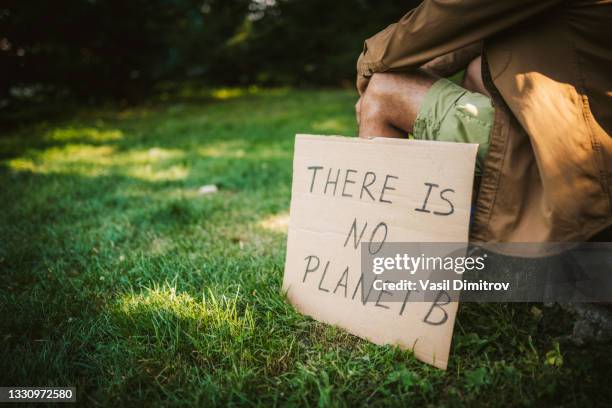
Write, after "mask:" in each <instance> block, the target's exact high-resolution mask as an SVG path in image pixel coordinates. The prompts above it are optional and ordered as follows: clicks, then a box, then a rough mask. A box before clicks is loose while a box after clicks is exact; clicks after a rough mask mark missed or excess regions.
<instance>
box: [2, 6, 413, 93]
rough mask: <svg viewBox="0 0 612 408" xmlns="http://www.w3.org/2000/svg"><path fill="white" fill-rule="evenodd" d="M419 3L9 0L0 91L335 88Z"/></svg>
mask: <svg viewBox="0 0 612 408" xmlns="http://www.w3.org/2000/svg"><path fill="white" fill-rule="evenodd" d="M417 3H418V1H416V0H409V1H400V0H386V1H384V2H380V1H376V0H333V1H329V0H55V1H48V0H29V1H23V0H4V1H3V2H2V4H0V66H1V67H2V69H1V71H2V75H0V96H1V97H9V96H13V97H15V96H20V95H21V94H24V93H25V94H26V95H27V94H28V93H36V92H38V93H45V92H47V93H53V94H69V95H73V96H76V97H80V98H89V99H91V98H94V97H108V96H112V97H126V96H127V97H130V96H139V95H145V94H146V93H147V92H148V90H150V89H151V87H152V85H154V84H155V83H157V82H159V81H163V80H184V79H190V80H199V81H203V82H205V83H209V84H214V85H244V84H262V85H315V86H319V85H339V84H341V83H343V82H346V81H352V80H353V78H354V73H355V61H356V58H357V56H358V53H359V52H360V50H361V47H362V44H363V40H364V39H365V38H367V37H368V36H370V35H372V34H373V33H375V32H377V31H379V30H381V29H382V28H384V27H385V26H386V25H387V24H390V23H391V22H393V21H395V20H397V19H399V18H400V17H401V16H402V15H403V14H404V13H405V12H406V11H408V10H409V9H410V8H412V7H414V6H415V5H416V4H417Z"/></svg>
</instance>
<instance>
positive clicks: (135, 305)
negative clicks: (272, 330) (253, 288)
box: [114, 284, 255, 336]
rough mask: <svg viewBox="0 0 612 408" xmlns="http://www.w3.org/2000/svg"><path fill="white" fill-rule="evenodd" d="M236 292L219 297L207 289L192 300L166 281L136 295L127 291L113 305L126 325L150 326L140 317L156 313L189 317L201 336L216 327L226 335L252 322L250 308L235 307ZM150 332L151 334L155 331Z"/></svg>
mask: <svg viewBox="0 0 612 408" xmlns="http://www.w3.org/2000/svg"><path fill="white" fill-rule="evenodd" d="M239 295H240V294H239V292H236V293H235V294H234V296H233V297H232V298H226V297H221V298H219V297H217V296H216V295H215V294H214V293H212V292H209V293H207V294H206V293H203V294H202V295H201V297H200V298H198V299H194V298H193V297H192V296H191V295H190V294H188V293H181V292H180V291H177V289H176V287H174V286H170V285H168V284H166V285H163V286H156V287H154V288H149V289H145V290H144V291H143V292H141V293H138V294H135V293H128V294H126V295H124V296H123V297H122V298H121V299H119V300H118V301H117V303H116V304H115V306H114V308H115V312H116V313H118V314H121V315H122V316H124V317H125V319H126V320H127V321H128V322H129V323H130V326H131V325H134V326H135V327H139V326H140V327H142V326H143V325H145V326H147V325H148V324H149V323H153V326H154V325H155V322H150V321H149V319H143V315H156V316H158V317H159V318H162V319H163V317H164V315H166V316H168V317H170V316H171V317H173V318H178V319H190V320H192V321H193V325H194V326H195V327H196V328H197V329H198V331H201V333H202V335H204V336H206V332H207V331H210V330H216V329H218V330H226V329H227V330H228V334H229V335H230V336H240V335H244V334H247V333H249V332H252V331H253V330H254V329H255V322H254V319H253V313H252V311H251V308H250V307H246V308H244V310H239V309H238V304H237V299H238V297H239ZM158 323H164V322H161V321H159V322H158ZM128 327H129V326H128ZM153 328H155V326H154V327H153ZM158 328H159V327H158ZM150 334H151V335H152V336H154V335H155V331H153V332H151V333H150Z"/></svg>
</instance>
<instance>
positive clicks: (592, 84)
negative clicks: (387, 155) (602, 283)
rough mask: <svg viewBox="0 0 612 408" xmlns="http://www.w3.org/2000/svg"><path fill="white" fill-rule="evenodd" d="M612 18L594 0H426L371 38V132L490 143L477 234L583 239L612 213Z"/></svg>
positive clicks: (363, 132)
mask: <svg viewBox="0 0 612 408" xmlns="http://www.w3.org/2000/svg"><path fill="white" fill-rule="evenodd" d="M611 26H612V4H610V3H609V2H601V1H596V0H566V1H560V0H516V1H490V0H446V1H444V0H425V1H423V3H421V5H420V6H419V7H417V8H415V9H414V10H412V11H410V12H409V13H408V14H406V15H405V16H404V17H403V18H402V19H401V20H400V21H399V22H398V23H395V24H392V25H390V26H389V27H387V28H386V29H385V30H383V31H381V32H380V33H378V34H376V35H374V36H373V37H371V38H369V39H368V40H366V42H365V45H364V49H363V52H362V54H361V55H360V57H359V60H358V63H357V72H358V74H357V88H358V90H359V93H360V96H361V97H360V99H359V101H358V102H357V105H356V111H357V120H358V124H359V136H361V137H407V135H408V134H409V133H411V134H412V135H413V136H414V137H415V138H416V139H423V140H439V141H450V142H467V143H478V144H479V149H478V155H477V164H476V175H477V176H479V178H480V183H479V184H480V186H479V190H478V194H477V198H476V211H475V214H474V223H473V226H472V231H471V233H470V239H471V240H472V241H474V242H559V241H572V242H578V241H585V240H587V239H589V238H591V237H593V236H594V235H596V234H597V233H600V232H602V231H605V230H607V229H608V227H610V225H611V224H612V194H611V193H610V189H611V186H610V183H611V182H612V177H611V173H612V139H611V138H610V130H611V129H612V92H611V90H612V76H610V74H609V73H610V72H611V70H612V50H611V49H610V42H609V39H608V37H609V36H608V35H607V33H608V32H609V27H611ZM461 70H465V76H464V79H463V82H462V83H461V85H457V84H455V83H453V82H451V81H449V80H448V79H446V78H445V77H447V76H450V75H453V74H455V73H457V72H459V71H461ZM480 176H481V177H480Z"/></svg>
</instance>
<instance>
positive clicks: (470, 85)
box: [356, 57, 490, 137]
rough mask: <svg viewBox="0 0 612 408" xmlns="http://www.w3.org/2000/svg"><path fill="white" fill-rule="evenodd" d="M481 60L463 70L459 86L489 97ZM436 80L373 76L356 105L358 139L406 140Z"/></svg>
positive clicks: (403, 75)
mask: <svg viewBox="0 0 612 408" xmlns="http://www.w3.org/2000/svg"><path fill="white" fill-rule="evenodd" d="M481 63H482V61H481V57H478V58H476V59H474V60H473V61H472V62H471V63H470V64H469V65H468V66H467V67H466V70H465V76H464V78H463V82H462V86H463V88H465V89H467V90H468V91H470V92H477V93H480V94H483V95H486V96H488V97H490V95H489V92H488V91H487V89H486V88H485V86H484V82H483V80H482V71H481ZM437 80H438V78H437V77H435V76H433V75H431V74H429V73H426V72H424V71H420V70H419V71H416V72H413V73H380V74H374V75H373V76H372V79H371V80H370V83H369V85H368V88H367V90H366V92H365V94H364V95H363V96H362V97H361V98H360V99H359V101H358V102H357V105H356V111H357V123H358V125H359V136H360V137H371V136H378V137H406V136H407V135H408V133H410V132H412V131H413V127H414V122H415V120H416V118H417V116H418V113H419V111H420V108H421V106H422V104H423V100H424V98H425V95H426V94H427V91H428V90H429V88H431V86H432V85H433V84H434V83H435V82H436V81H437Z"/></svg>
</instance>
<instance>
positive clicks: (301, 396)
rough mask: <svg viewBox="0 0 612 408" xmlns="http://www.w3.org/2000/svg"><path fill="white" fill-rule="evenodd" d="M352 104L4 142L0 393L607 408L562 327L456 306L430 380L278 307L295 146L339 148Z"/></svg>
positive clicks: (265, 107)
mask: <svg viewBox="0 0 612 408" xmlns="http://www.w3.org/2000/svg"><path fill="white" fill-rule="evenodd" d="M354 102H355V95H354V94H353V93H351V92H348V91H334V90H332V91H329V90H327V91H323V90H321V91H292V90H282V89H281V90H257V89H251V90H249V91H244V90H238V91H236V90H219V91H217V92H212V93H207V92H199V93H197V92H196V93H195V94H194V93H193V92H192V91H189V92H187V93H183V94H178V95H177V94H172V95H169V94H167V95H162V97H161V98H159V99H157V100H155V101H152V102H150V103H147V104H145V105H142V106H139V107H135V108H125V109H120V108H107V109H97V110H92V109H82V110H78V111H76V112H74V113H72V112H68V113H66V114H65V115H64V116H65V117H66V118H65V119H56V120H49V121H43V120H42V119H40V120H30V121H29V122H28V124H26V125H22V126H21V127H19V128H16V129H13V130H10V131H5V132H3V134H2V135H1V137H0V186H1V188H2V195H1V202H0V312H1V313H2V315H1V318H0V341H1V343H0V350H1V356H0V385H22V386H23V385H37V386H42V385H45V386H51V385H56V386H68V385H73V386H76V387H77V388H78V398H79V401H80V402H81V403H83V404H85V405H96V404H102V405H117V404H119V405H121V406H123V405H135V404H138V405H145V404H146V405H165V404H173V405H185V406H189V405H195V404H198V405H202V406H209V405H227V404H231V405H257V404H259V405H265V406H270V405H285V404H295V405H320V406H326V405H346V406H352V405H361V404H367V405H374V406H377V405H414V406H426V405H435V406H438V405H446V406H457V405H465V404H470V405H522V404H524V405H555V406H558V405H569V406H589V405H593V404H600V405H605V404H607V403H608V401H609V398H610V397H611V396H612V395H611V391H610V384H612V376H611V374H610V368H611V367H612V364H611V362H612V359H611V355H610V344H603V345H587V346H584V347H576V346H573V345H572V344H571V343H569V342H567V341H565V340H564V336H565V335H567V334H568V333H569V332H570V331H571V320H570V318H569V317H568V316H567V315H566V314H565V313H564V312H563V311H561V310H559V309H558V308H544V309H543V308H542V307H541V306H534V305H527V304H517V305H497V304H486V305H476V304H464V305H462V306H461V308H460V312H459V314H458V320H457V325H456V330H455V335H454V338H453V346H452V351H451V360H450V366H449V369H448V371H446V372H443V371H440V370H437V369H435V368H431V367H429V366H427V365H425V364H423V363H420V362H418V361H416V360H415V359H414V358H413V357H412V356H411V354H410V353H409V352H404V351H400V350H397V349H395V348H393V347H390V346H389V347H380V346H376V345H373V344H370V343H368V342H366V341H363V340H360V339H358V338H356V337H354V336H351V335H349V334H347V333H345V332H343V331H342V330H340V329H337V328H334V327H331V326H328V325H325V324H322V323H318V322H316V321H313V320H312V319H309V318H307V317H304V316H301V315H299V314H298V313H296V312H295V310H293V308H292V307H291V306H290V305H289V304H287V302H286V301H285V300H284V298H283V296H282V295H281V294H280V286H281V280H282V273H283V264H284V254H285V239H286V235H285V234H286V233H285V228H286V214H287V211H288V207H289V200H290V187H291V163H292V150H293V137H294V135H295V133H297V132H312V133H323V134H347V135H350V134H354V133H355V124H354V119H353V111H352V106H353V104H354ZM206 184H216V185H217V186H218V187H219V190H220V191H219V193H217V194H213V195H205V196H201V195H198V193H197V189H198V188H199V187H200V186H202V185H206Z"/></svg>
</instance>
